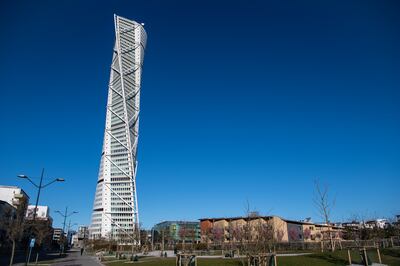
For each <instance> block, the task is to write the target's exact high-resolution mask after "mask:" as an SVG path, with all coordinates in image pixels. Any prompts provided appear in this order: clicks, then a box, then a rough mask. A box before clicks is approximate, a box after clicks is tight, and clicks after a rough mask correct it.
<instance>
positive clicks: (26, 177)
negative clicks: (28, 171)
mask: <svg viewBox="0 0 400 266" xmlns="http://www.w3.org/2000/svg"><path fill="white" fill-rule="evenodd" d="M43 176H44V168H42V174H41V175H40V181H39V185H37V184H36V183H35V182H33V181H32V179H30V178H29V177H28V176H27V175H17V177H19V178H22V179H27V180H28V181H29V182H31V183H32V185H34V186H35V187H36V188H37V189H38V192H37V195H36V203H35V209H34V210H33V221H32V224H33V225H34V224H35V220H36V212H37V207H38V204H39V198H40V192H41V191H42V188H45V187H47V186H49V185H51V184H53V183H54V182H64V181H65V179H64V178H55V179H54V180H52V181H50V182H49V183H47V184H45V185H42V184H43ZM32 237H33V233H32ZM33 241H34V240H33ZM33 243H35V242H33ZM33 245H34V244H33ZM31 250H32V246H31V247H30V251H31ZM30 251H29V255H28V257H27V259H26V261H25V265H28V263H29V260H30V258H29V257H30V253H31V252H30Z"/></svg>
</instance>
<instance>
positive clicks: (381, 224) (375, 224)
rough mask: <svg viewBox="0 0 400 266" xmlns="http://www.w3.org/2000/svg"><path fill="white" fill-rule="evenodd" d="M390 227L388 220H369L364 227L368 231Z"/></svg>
mask: <svg viewBox="0 0 400 266" xmlns="http://www.w3.org/2000/svg"><path fill="white" fill-rule="evenodd" d="M389 225H390V223H389V221H388V220H387V219H375V220H368V221H366V222H365V223H364V227H365V228H368V229H374V228H378V229H385V228H387V227H388V226H389Z"/></svg>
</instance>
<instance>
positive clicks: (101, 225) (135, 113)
mask: <svg viewBox="0 0 400 266" xmlns="http://www.w3.org/2000/svg"><path fill="white" fill-rule="evenodd" d="M114 20H115V45H114V52H113V58H112V63H111V73H110V81H109V85H108V100H107V113H106V125H105V132H104V140H103V150H102V154H101V160H100V168H99V175H98V181H97V187H96V194H95V199H94V204H93V214H92V222H91V226H90V238H92V239H95V238H97V239H98V238H102V237H113V239H116V240H118V239H119V240H120V242H126V243H131V242H132V241H135V232H138V230H139V228H138V225H139V211H138V203H137V194H136V170H137V168H136V167H137V161H136V160H137V143H138V132H139V111H140V84H141V80H140V79H141V72H142V64H143V56H144V49H145V46H146V32H145V30H144V28H143V25H142V24H139V23H137V22H135V21H132V20H128V19H125V18H122V17H119V16H115V18H114Z"/></svg>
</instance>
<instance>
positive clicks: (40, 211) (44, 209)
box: [25, 205, 53, 226]
mask: <svg viewBox="0 0 400 266" xmlns="http://www.w3.org/2000/svg"><path fill="white" fill-rule="evenodd" d="M34 213H35V205H29V206H28V209H27V211H26V216H25V217H26V219H27V220H33V216H34ZM35 219H36V220H39V221H46V222H48V224H49V225H50V226H52V224H53V218H51V216H50V208H49V206H37V208H36V218H35Z"/></svg>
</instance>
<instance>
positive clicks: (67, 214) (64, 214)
mask: <svg viewBox="0 0 400 266" xmlns="http://www.w3.org/2000/svg"><path fill="white" fill-rule="evenodd" d="M56 212H57V213H58V214H60V215H61V216H62V217H64V222H63V230H62V234H63V235H64V231H65V222H66V220H67V217H69V216H71V215H73V214H75V213H78V212H76V211H73V212H71V213H68V206H67V207H65V212H64V213H62V212H60V211H56ZM67 237H68V233H67ZM63 252H64V245H60V255H61V254H62V253H63Z"/></svg>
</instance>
